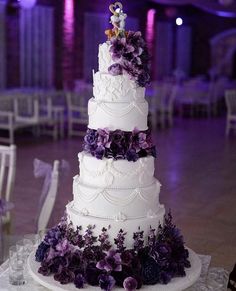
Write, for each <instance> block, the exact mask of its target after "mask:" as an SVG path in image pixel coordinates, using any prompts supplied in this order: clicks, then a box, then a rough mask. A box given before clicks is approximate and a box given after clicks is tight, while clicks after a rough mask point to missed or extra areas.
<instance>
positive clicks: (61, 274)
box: [54, 267, 75, 285]
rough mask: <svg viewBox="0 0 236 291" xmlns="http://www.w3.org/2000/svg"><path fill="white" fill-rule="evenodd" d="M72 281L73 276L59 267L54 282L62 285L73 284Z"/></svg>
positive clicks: (65, 269)
mask: <svg viewBox="0 0 236 291" xmlns="http://www.w3.org/2000/svg"><path fill="white" fill-rule="evenodd" d="M74 279H75V274H74V273H73V272H72V271H71V270H69V269H67V268H65V267H60V268H59V270H58V272H57V273H56V274H55V275H54V280H56V281H58V282H60V283H61V284H63V285H64V284H68V283H71V282H73V281H74Z"/></svg>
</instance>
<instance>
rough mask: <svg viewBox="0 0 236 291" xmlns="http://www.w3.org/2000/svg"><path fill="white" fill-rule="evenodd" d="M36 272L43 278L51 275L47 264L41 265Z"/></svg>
mask: <svg viewBox="0 0 236 291" xmlns="http://www.w3.org/2000/svg"><path fill="white" fill-rule="evenodd" d="M38 272H39V274H42V275H43V276H49V275H51V273H52V271H51V268H50V265H49V264H48V263H47V262H42V263H41V266H40V267H39V269H38Z"/></svg>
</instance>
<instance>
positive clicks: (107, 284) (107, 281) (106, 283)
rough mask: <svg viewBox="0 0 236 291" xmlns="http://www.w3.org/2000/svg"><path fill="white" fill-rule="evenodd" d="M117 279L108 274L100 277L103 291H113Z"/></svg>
mask: <svg viewBox="0 0 236 291" xmlns="http://www.w3.org/2000/svg"><path fill="white" fill-rule="evenodd" d="M115 283H116V281H115V279H114V278H113V277H112V276H111V275H108V274H102V275H100V276H99V286H100V288H101V289H102V290H105V291H111V290H112V288H113V287H114V286H115Z"/></svg>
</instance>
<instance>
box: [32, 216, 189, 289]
mask: <svg viewBox="0 0 236 291" xmlns="http://www.w3.org/2000/svg"><path fill="white" fill-rule="evenodd" d="M94 228H95V226H91V225H90V226H88V227H87V229H86V230H85V231H84V232H83V234H82V228H81V227H77V228H76V229H74V228H73V225H72V224H71V223H69V224H68V223H67V222H66V218H65V217H64V218H63V219H62V220H61V222H60V223H59V224H58V225H57V226H56V227H53V228H52V229H50V230H49V231H48V232H47V234H46V236H45V238H44V240H43V241H42V242H41V244H40V245H39V246H38V249H37V251H36V254H35V259H36V261H37V262H40V267H39V269H38V272H39V273H40V274H42V275H44V276H53V278H54V280H56V281H58V282H60V283H61V284H63V285H64V284H68V283H73V284H74V286H75V287H76V288H78V289H81V288H84V287H86V285H87V286H88V285H91V286H99V287H100V288H101V290H105V291H110V290H112V289H113V287H114V286H119V287H123V288H124V289H125V290H127V291H132V290H136V289H140V288H141V287H142V286H143V285H154V284H158V283H159V284H168V283H169V282H170V281H171V280H172V278H175V277H184V276H185V275H186V272H185V269H186V268H190V267H191V265H190V261H189V252H188V249H186V248H185V246H184V242H183V236H182V235H181V233H180V231H179V229H178V228H177V227H176V226H175V225H174V224H173V222H172V216H171V214H170V213H169V214H168V215H166V216H165V218H164V223H163V225H159V226H158V227H157V230H155V229H153V228H151V227H150V232H149V235H148V238H147V242H145V240H144V237H143V231H142V230H138V231H137V232H135V233H134V235H133V240H134V244H133V248H132V249H126V247H125V235H126V233H125V232H124V231H123V230H122V229H121V230H120V231H119V233H118V234H117V237H116V238H115V239H114V244H113V246H112V244H111V242H110V241H109V237H108V231H109V230H107V229H105V228H103V229H102V230H101V234H100V235H99V237H95V236H93V229H94Z"/></svg>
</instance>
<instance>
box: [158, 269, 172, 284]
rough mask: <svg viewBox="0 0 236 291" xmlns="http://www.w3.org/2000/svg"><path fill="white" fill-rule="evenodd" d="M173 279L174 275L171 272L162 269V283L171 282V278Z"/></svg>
mask: <svg viewBox="0 0 236 291" xmlns="http://www.w3.org/2000/svg"><path fill="white" fill-rule="evenodd" d="M171 279H172V276H171V274H170V273H168V272H165V271H161V272H160V274H159V281H160V283H161V284H165V285H166V284H168V283H169V282H170V280H171Z"/></svg>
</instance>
